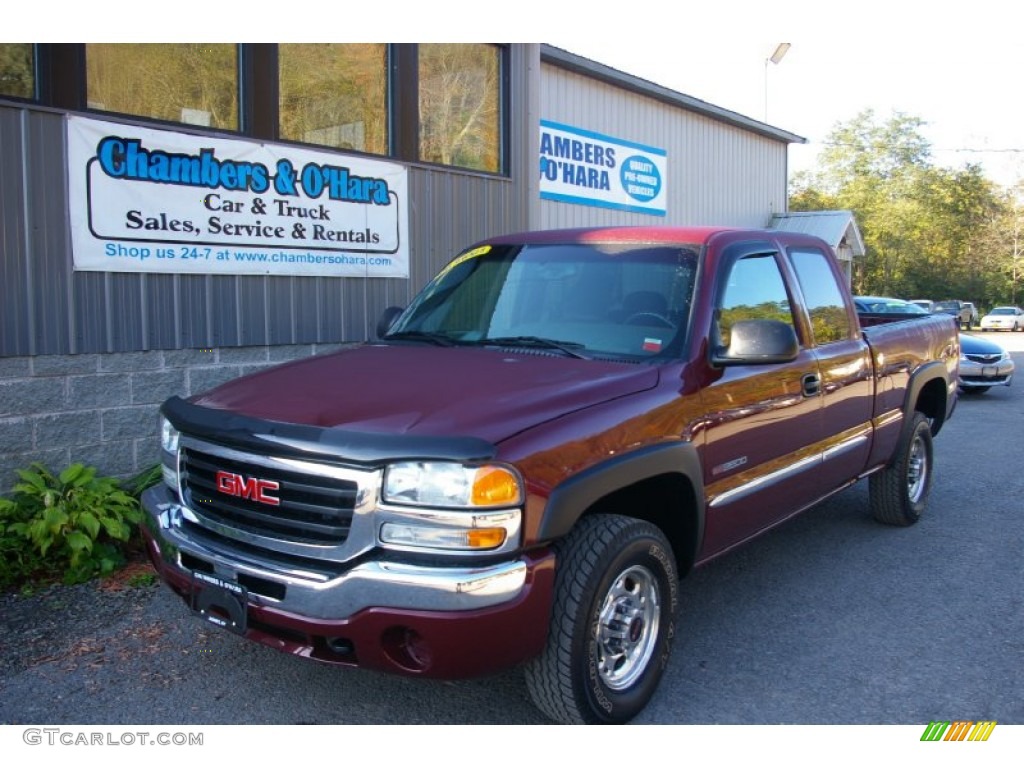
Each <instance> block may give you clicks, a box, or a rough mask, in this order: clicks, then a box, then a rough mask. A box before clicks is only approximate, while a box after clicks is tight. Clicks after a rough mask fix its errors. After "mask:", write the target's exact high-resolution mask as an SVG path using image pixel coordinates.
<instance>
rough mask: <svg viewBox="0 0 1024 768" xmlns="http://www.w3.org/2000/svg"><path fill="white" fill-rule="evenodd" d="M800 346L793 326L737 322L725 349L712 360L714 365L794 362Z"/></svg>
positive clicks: (775, 323)
mask: <svg viewBox="0 0 1024 768" xmlns="http://www.w3.org/2000/svg"><path fill="white" fill-rule="evenodd" d="M799 353H800V342H799V341H798V340H797V338H796V331H795V330H794V329H793V326H791V325H789V324H788V323H783V322H782V321H780V320H737V321H736V323H734V324H733V326H732V329H731V330H730V332H729V346H727V347H718V348H717V349H715V351H714V354H713V356H712V362H713V363H715V364H717V365H766V364H768V363H788V362H791V361H793V360H796V357H797V355H798V354H799Z"/></svg>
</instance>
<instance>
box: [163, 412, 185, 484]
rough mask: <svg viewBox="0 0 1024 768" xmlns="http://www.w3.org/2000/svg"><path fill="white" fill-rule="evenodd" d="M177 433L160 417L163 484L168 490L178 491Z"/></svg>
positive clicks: (178, 434) (179, 434)
mask: <svg viewBox="0 0 1024 768" xmlns="http://www.w3.org/2000/svg"><path fill="white" fill-rule="evenodd" d="M179 437H181V433H180V432H178V430H176V429H175V428H174V427H173V426H172V425H171V422H169V421H168V420H167V419H166V418H164V417H163V416H161V417H160V448H161V450H162V453H161V456H160V460H161V467H160V469H161V472H162V474H163V478H164V483H166V484H167V485H168V486H169V487H170V488H173V489H174V490H178V438H179Z"/></svg>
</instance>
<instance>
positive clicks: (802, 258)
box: [789, 248, 853, 344]
mask: <svg viewBox="0 0 1024 768" xmlns="http://www.w3.org/2000/svg"><path fill="white" fill-rule="evenodd" d="M789 257H790V259H791V260H792V262H793V269H794V270H795V271H796V277H797V280H798V281H799V282H800V290H801V291H803V294H804V301H806V302H807V311H808V313H809V314H810V316H811V330H812V332H813V334H814V341H815V343H816V344H828V343H829V342H830V341H843V340H844V339H849V338H850V335H851V332H852V330H853V329H852V328H851V327H850V316H849V315H848V314H847V312H846V304H845V303H844V302H843V292H842V290H841V289H840V287H839V283H837V282H836V275H835V272H833V270H832V267H831V265H830V264H829V260H828V257H827V256H826V255H825V254H824V253H823V252H822V251H819V250H815V249H811V248H808V249H793V250H791V251H790V252H789Z"/></svg>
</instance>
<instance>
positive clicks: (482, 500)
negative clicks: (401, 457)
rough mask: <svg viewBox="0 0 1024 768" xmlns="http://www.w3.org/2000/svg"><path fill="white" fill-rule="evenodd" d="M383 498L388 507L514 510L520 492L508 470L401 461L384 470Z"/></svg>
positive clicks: (503, 468)
mask: <svg viewBox="0 0 1024 768" xmlns="http://www.w3.org/2000/svg"><path fill="white" fill-rule="evenodd" d="M383 497H384V501H385V502H389V503H392V504H412V505H415V506H422V507H456V508H464V509H467V508H468V509H478V508H492V507H515V506H518V505H520V504H522V502H523V491H522V484H521V483H520V481H519V476H518V475H517V474H516V473H515V471H514V470H512V469H510V468H508V467H503V466H498V465H487V466H482V467H471V466H466V465H464V464H456V463H453V462H443V461H405V462H400V463H397V464H392V465H390V466H389V467H388V468H387V471H386V473H385V475H384V490H383Z"/></svg>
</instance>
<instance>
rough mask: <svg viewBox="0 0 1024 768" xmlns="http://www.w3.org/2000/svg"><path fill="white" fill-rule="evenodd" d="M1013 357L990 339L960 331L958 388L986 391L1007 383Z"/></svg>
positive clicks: (973, 392)
mask: <svg viewBox="0 0 1024 768" xmlns="http://www.w3.org/2000/svg"><path fill="white" fill-rule="evenodd" d="M1013 370H1014V364H1013V358H1012V357H1010V353H1009V352H1007V351H1006V350H1005V349H1003V348H1002V346H1000V345H999V344H996V343H995V342H994V341H991V340H990V339H983V338H981V337H979V336H970V335H968V334H965V333H961V334H960V382H959V383H960V391H961V392H963V393H965V394H978V395H980V394H981V393H982V392H987V391H988V390H989V389H990V388H992V387H996V386H1004V387H1008V386H1010V381H1011V380H1012V379H1013Z"/></svg>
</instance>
